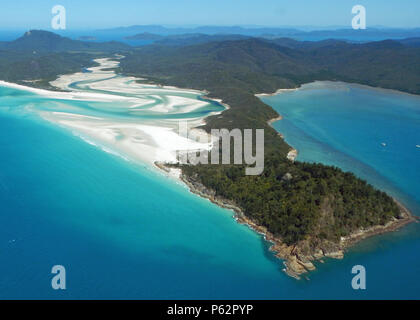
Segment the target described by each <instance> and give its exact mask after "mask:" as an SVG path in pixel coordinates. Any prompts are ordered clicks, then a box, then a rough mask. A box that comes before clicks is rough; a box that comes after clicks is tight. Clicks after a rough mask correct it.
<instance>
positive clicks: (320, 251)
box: [156, 164, 419, 280]
mask: <svg viewBox="0 0 420 320" xmlns="http://www.w3.org/2000/svg"><path fill="white" fill-rule="evenodd" d="M156 166H157V167H158V168H160V169H162V170H165V171H166V172H170V170H171V168H168V167H166V166H165V165H163V164H159V165H156ZM167 170H169V171H167ZM179 179H180V180H181V181H182V182H183V183H184V184H185V185H186V186H187V187H188V188H189V190H190V192H191V193H194V194H196V195H198V196H200V197H202V198H205V199H208V200H210V201H211V202H212V203H214V204H216V205H218V206H219V207H222V208H225V209H228V210H233V211H234V213H235V215H234V219H235V220H236V221H237V222H238V223H240V224H244V225H247V226H248V227H249V228H251V229H252V230H253V231H255V232H257V233H259V234H261V235H262V236H263V238H264V240H266V241H268V242H270V243H271V246H270V248H269V250H270V251H271V252H273V253H274V255H275V256H276V257H277V258H279V259H281V260H284V262H283V264H284V266H285V268H284V269H283V271H284V272H285V273H286V274H287V275H289V276H291V277H293V278H295V279H297V280H299V279H300V278H301V276H302V275H304V274H307V273H308V272H310V271H313V270H315V269H316V267H315V265H314V264H313V262H316V261H318V262H321V263H322V262H323V260H322V259H324V258H332V259H342V258H343V257H344V254H345V251H346V250H347V249H348V248H350V247H352V246H353V245H355V244H356V243H358V242H360V241H362V240H365V239H367V238H370V237H373V236H375V235H379V234H384V233H388V232H393V231H397V230H399V229H400V228H402V227H404V226H406V225H407V224H409V223H412V222H415V221H416V220H418V219H419V218H417V217H415V216H413V215H412V214H411V212H410V211H409V210H408V209H407V208H406V207H405V206H403V205H402V204H401V203H400V202H398V201H397V200H396V199H394V201H395V202H396V203H397V205H398V206H399V207H400V209H401V218H400V219H395V218H394V219H393V220H391V221H390V222H388V223H387V224H385V225H384V226H381V225H378V226H374V227H371V228H368V229H365V230H363V229H361V230H358V231H356V232H354V233H352V234H350V235H349V236H347V237H342V239H341V241H340V243H325V244H323V245H324V246H323V247H319V248H316V249H315V250H314V251H313V252H311V253H310V254H304V253H302V251H301V249H300V246H299V244H296V245H291V246H289V245H287V244H285V243H284V242H283V241H282V240H281V239H280V238H278V237H276V236H275V235H273V234H272V233H271V232H269V231H268V230H267V229H266V228H265V227H263V226H260V225H258V224H257V223H256V222H255V221H253V220H252V219H250V218H248V217H247V216H246V215H245V214H244V213H243V211H242V209H241V208H240V207H239V206H238V205H236V204H235V203H234V202H233V201H231V200H227V199H224V198H222V197H220V196H216V193H215V191H213V190H211V189H208V188H207V187H205V186H204V185H203V184H201V183H200V182H199V181H195V180H193V179H192V178H189V177H187V176H185V175H184V174H182V173H181V174H180V176H179Z"/></svg>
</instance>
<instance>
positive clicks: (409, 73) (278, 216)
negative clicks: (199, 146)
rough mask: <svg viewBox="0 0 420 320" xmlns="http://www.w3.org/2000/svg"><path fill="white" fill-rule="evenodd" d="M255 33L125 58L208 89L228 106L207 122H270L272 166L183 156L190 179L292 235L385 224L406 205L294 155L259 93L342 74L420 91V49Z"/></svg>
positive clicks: (164, 79) (142, 69)
mask: <svg viewBox="0 0 420 320" xmlns="http://www.w3.org/2000/svg"><path fill="white" fill-rule="evenodd" d="M291 46H293V43H291V42H290V41H289V47H285V46H281V45H279V44H278V43H275V42H271V41H265V40H258V39H249V40H240V41H224V42H212V43H205V44H200V45H195V46H185V47H168V46H148V47H143V48H139V49H137V50H136V51H135V52H132V53H130V54H128V55H127V56H126V58H125V59H123V60H122V62H121V72H124V73H126V74H132V75H135V76H140V77H146V78H149V79H153V80H154V81H158V82H160V83H162V84H168V85H176V86H180V87H188V88H194V89H200V90H207V91H209V92H210V94H209V96H210V97H215V98H221V99H223V101H224V102H225V103H227V104H229V106H230V109H229V110H227V111H225V112H224V113H223V114H222V115H217V116H212V117H209V118H208V119H207V124H206V125H205V126H204V129H206V130H210V129H211V128H219V129H220V128H227V129H232V128H263V129H265V170H264V172H263V174H262V175H261V176H245V168H244V167H243V166H238V165H197V166H190V165H183V166H182V169H183V173H184V174H185V175H186V176H187V177H189V179H190V180H194V181H198V182H201V183H202V184H203V185H204V186H206V187H208V188H211V189H213V190H214V191H215V192H216V195H218V196H221V197H224V198H226V199H229V200H233V201H234V202H235V203H236V204H238V205H239V206H240V207H241V208H242V209H243V211H244V213H245V215H246V216H248V217H250V218H252V219H253V220H254V221H255V222H256V223H258V224H259V225H263V226H266V227H267V228H268V230H269V231H271V232H272V233H274V234H275V235H277V236H279V237H281V238H282V239H283V241H284V242H286V243H287V244H296V243H298V242H299V241H301V240H305V241H306V242H308V241H309V242H310V243H311V246H312V248H315V247H316V246H317V245H318V244H319V243H320V242H323V241H330V242H335V243H336V242H337V241H338V240H339V237H340V236H345V235H348V234H349V233H351V232H352V231H355V230H357V229H359V228H361V227H369V226H374V225H383V224H385V223H386V222H387V221H389V220H390V219H392V218H393V217H396V218H399V216H400V210H399V208H398V206H397V205H396V203H395V202H394V201H393V199H392V198H391V197H389V196H388V195H386V194H385V193H383V192H381V191H378V190H376V189H375V188H373V187H372V186H371V185H369V184H367V183H366V182H365V181H363V180H361V179H359V178H357V177H355V176H354V175H353V174H351V173H344V172H342V171H341V170H340V169H338V168H333V167H329V166H325V165H321V164H308V163H300V162H294V163H293V162H291V161H289V160H287V159H286V154H287V152H288V151H289V150H290V146H288V145H287V144H286V143H285V142H284V140H283V139H281V138H280V136H279V135H278V133H277V132H276V131H275V130H274V129H273V128H272V127H271V126H269V125H268V124H267V121H268V120H269V119H272V118H274V117H276V116H278V114H277V113H276V112H275V111H274V110H273V109H271V108H270V107H269V106H267V105H265V104H264V103H262V102H261V101H260V100H259V99H258V98H256V97H255V94H256V93H261V92H274V91H275V90H276V89H278V88H292V87H296V86H298V85H300V84H302V83H305V82H309V81H313V80H342V81H349V82H358V83H365V84H369V85H373V86H382V87H385V88H394V89H399V90H403V91H407V92H412V93H420V59H419V57H420V50H419V49H418V48H409V47H405V46H403V45H401V44H400V43H397V42H393V41H384V42H378V43H369V44H365V45H352V44H347V43H344V42H340V41H325V42H322V43H307V44H304V45H302V46H301V47H300V48H296V47H291Z"/></svg>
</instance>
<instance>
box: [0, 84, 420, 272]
mask: <svg viewBox="0 0 420 320" xmlns="http://www.w3.org/2000/svg"><path fill="white" fill-rule="evenodd" d="M0 84H1V83H0ZM12 85H13V86H16V87H15V88H19V89H24V90H28V88H30V87H25V86H21V85H15V84H12ZM166 88H168V89H169V87H166ZM173 88H175V87H173ZM176 89H179V88H176ZM298 89H299V88H295V89H279V90H277V91H276V92H275V93H272V94H259V95H256V96H269V95H275V94H278V93H281V92H286V91H295V90H298ZM32 90H42V89H34V88H32ZM179 90H182V89H179ZM42 91H43V94H45V95H46V94H52V93H50V92H49V91H48V90H42ZM36 93H38V94H41V92H40V91H38V92H36ZM81 93H82V92H80V91H73V92H68V93H67V92H65V93H64V92H63V93H59V94H60V95H61V94H63V95H68V97H66V98H65V99H69V98H70V96H72V95H74V94H77V95H78V98H74V96H72V97H73V99H76V100H81V99H80V94H81ZM54 94H58V93H57V92H54ZM93 95H94V97H92V96H90V97H89V98H92V99H95V98H98V96H97V95H96V94H93ZM105 96H108V98H111V97H112V98H113V99H116V100H120V97H118V98H116V97H115V96H114V95H112V94H110V95H101V97H102V98H105ZM49 97H51V96H49ZM201 97H202V98H203V99H208V100H212V101H216V102H218V103H219V104H221V105H223V106H224V107H225V108H226V109H225V110H227V109H229V106H228V105H226V104H225V103H223V101H222V100H220V99H214V98H208V97H207V95H203V96H201ZM63 99H64V98H63ZM70 99H71V98H70ZM124 100H125V99H124ZM225 110H223V111H225ZM223 111H221V112H220V113H222V112H223ZM63 116H65V117H67V116H68V115H66V114H64V113H63ZM208 116H210V115H208ZM73 117H74V116H73ZM206 117H207V116H206ZM206 117H204V118H203V119H202V120H203V121H205V119H206ZM84 118H86V117H84ZM281 119H283V117H282V116H278V117H276V118H273V119H270V120H269V121H268V123H269V124H270V125H271V124H272V123H273V122H275V121H278V120H281ZM55 120H57V119H55ZM61 120H69V119H61ZM56 122H59V121H56ZM67 124H68V123H67ZM76 124H77V125H78V127H79V128H78V129H80V122H79V123H76ZM85 124H86V125H88V126H91V125H92V124H93V123H90V122H89V123H87V122H86V123H85ZM106 125H107V126H108V124H106ZM197 126H198V125H197V124H195V125H194V126H193V127H194V128H195V127H197ZM83 129H86V127H84V128H83ZM130 129H131V128H130ZM153 133H154V134H150V136H154V135H155V134H156V132H155V131H154V132H153ZM279 135H281V134H280V133H279ZM162 137H163V136H162ZM162 137H161V139H162ZM153 140H154V139H153ZM128 149H130V148H128ZM125 151H127V150H125ZM149 151H151V150H149ZM289 155H290V157H289ZM296 156H297V150H296V149H292V150H291V151H289V153H288V156H287V158H288V159H289V160H291V161H294V160H295V158H296ZM143 160H144V159H143ZM148 160H149V161H148V162H152V163H153V164H154V165H155V166H156V167H157V168H159V169H161V170H163V171H165V172H166V173H167V174H168V175H169V176H173V177H175V178H178V179H180V180H181V181H182V182H184V183H185V184H186V185H187V187H188V188H189V189H190V191H191V192H192V193H195V194H197V195H199V196H200V197H202V198H206V199H209V200H210V201H212V202H213V203H215V204H216V205H218V206H220V207H222V208H226V209H229V210H233V211H234V212H235V216H234V217H235V219H236V221H237V222H238V223H241V224H246V225H248V226H249V227H250V228H251V229H252V230H254V231H255V232H257V233H259V234H261V235H263V237H264V239H265V240H266V241H269V242H271V244H272V245H271V246H270V251H272V252H274V254H275V256H276V257H278V258H280V259H282V260H284V265H285V269H284V271H285V272H286V273H287V274H288V275H289V276H292V277H295V278H297V279H299V278H300V275H302V274H304V273H307V272H309V271H311V270H314V269H315V266H314V265H313V263H312V261H319V260H322V258H324V257H329V258H336V259H341V258H342V257H343V256H344V251H345V250H346V249H347V248H349V247H350V246H352V245H354V244H355V243H357V242H359V241H361V240H363V239H366V238H368V237H371V236H374V235H377V234H382V233H386V232H392V231H395V230H398V229H399V228H401V227H403V226H405V225H406V224H408V223H411V222H413V221H415V220H416V218H415V217H414V216H413V215H412V214H411V213H410V212H409V210H408V209H407V208H405V207H404V206H403V205H402V204H400V203H399V202H398V201H397V200H395V199H394V201H396V202H397V204H398V206H399V207H400V209H401V213H402V217H401V219H394V220H393V221H390V222H389V223H387V224H386V225H385V226H375V227H372V228H369V229H366V230H359V231H357V232H354V233H352V234H351V235H349V236H347V237H344V238H342V239H341V241H340V243H339V244H336V245H334V244H328V246H327V247H325V248H319V250H318V251H316V252H313V253H311V254H309V255H308V254H303V253H302V252H300V250H299V245H294V246H288V245H286V244H285V243H283V242H282V240H281V239H280V238H277V237H275V236H274V235H273V234H272V233H270V232H269V231H268V230H267V229H266V228H264V227H262V226H259V225H258V224H257V223H255V222H254V221H252V220H251V219H250V218H248V217H246V216H245V214H244V213H243V211H242V210H241V208H240V207H238V206H237V205H236V204H235V203H234V202H232V201H230V200H227V199H223V198H221V197H218V196H216V195H215V192H214V191H212V190H209V189H207V188H206V187H204V186H203V185H202V184H201V183H199V182H197V181H194V180H191V179H189V178H187V177H186V176H185V175H183V174H182V172H181V170H180V169H174V168H168V167H166V166H165V164H162V163H157V161H155V160H156V159H155V158H153V159H148ZM159 160H160V161H165V159H163V160H162V159H160V157H159ZM165 168H167V169H168V170H165ZM174 170H175V171H174Z"/></svg>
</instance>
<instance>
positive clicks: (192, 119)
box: [0, 58, 221, 176]
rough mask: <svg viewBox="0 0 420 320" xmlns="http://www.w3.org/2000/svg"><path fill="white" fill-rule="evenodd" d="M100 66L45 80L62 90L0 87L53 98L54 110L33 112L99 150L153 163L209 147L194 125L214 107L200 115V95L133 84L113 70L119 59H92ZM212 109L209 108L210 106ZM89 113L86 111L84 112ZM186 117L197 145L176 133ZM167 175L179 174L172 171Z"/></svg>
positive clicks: (201, 121) (6, 84)
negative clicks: (92, 105) (199, 139)
mask: <svg viewBox="0 0 420 320" xmlns="http://www.w3.org/2000/svg"><path fill="white" fill-rule="evenodd" d="M95 61H96V62H97V63H98V64H99V66H96V67H92V68H89V69H88V71H89V72H78V73H75V74H70V75H62V76H60V77H59V78H58V79H56V80H54V81H52V82H51V83H50V84H51V85H53V86H55V87H57V88H59V89H61V90H66V91H67V92H59V91H49V90H43V89H36V88H31V87H26V86H22V85H18V84H13V83H7V82H4V81H0V86H5V87H10V88H15V89H18V90H25V91H29V92H32V93H35V94H37V95H41V96H44V97H46V98H50V99H56V100H63V101H62V102H56V104H55V106H56V107H55V108H54V111H48V110H42V109H40V110H38V109H37V107H36V106H35V107H34V108H33V109H34V111H38V113H39V114H40V115H41V116H42V117H43V118H44V119H46V120H48V121H50V122H53V123H56V124H58V125H60V126H62V127H65V128H67V129H70V130H71V131H72V132H73V133H74V134H75V135H77V136H80V137H81V138H83V139H84V140H86V141H87V142H89V143H91V144H94V145H96V146H98V147H100V148H102V149H103V150H104V151H107V152H110V153H114V154H117V155H119V156H121V157H123V158H125V159H127V160H132V161H141V162H142V163H147V164H151V165H153V164H154V163H155V162H176V161H177V157H176V156H177V151H191V150H209V149H210V148H211V146H212V138H211V137H209V136H208V135H207V133H205V132H204V131H200V130H197V129H193V128H195V127H197V126H199V125H202V124H204V118H205V117H207V116H209V115H211V114H218V113H221V111H220V110H219V111H218V110H215V111H214V112H212V111H211V109H210V111H209V112H207V113H204V114H205V115H202V114H200V113H199V115H195V114H193V113H194V111H196V110H199V109H201V108H205V107H207V108H208V107H209V102H207V101H203V100H198V99H197V97H198V96H202V95H204V94H205V93H204V92H200V91H196V90H188V89H187V90H184V89H179V88H175V87H163V86H157V85H152V84H142V83H138V82H136V80H139V79H136V78H134V77H124V76H119V75H116V74H115V72H114V71H113V70H104V69H109V68H115V67H117V66H118V64H119V61H117V60H115V59H114V60H113V59H110V58H104V59H96V60H95ZM64 100H71V101H86V102H94V103H98V102H100V103H104V109H103V110H100V109H99V108H96V110H93V111H92V110H91V109H95V108H86V109H84V108H83V107H80V106H78V105H77V106H73V105H71V102H70V103H66V101H64ZM210 107H211V106H210ZM89 112H90V113H92V114H88V113H89ZM180 121H187V127H188V129H189V130H191V129H193V130H194V131H195V133H197V132H198V133H199V135H201V136H206V137H208V138H209V142H208V143H200V142H197V141H195V140H192V139H189V138H188V137H184V136H181V135H180V134H179V132H178V131H179V130H178V129H179V122H180ZM169 174H170V175H172V176H177V175H179V171H177V170H173V172H170V173H169Z"/></svg>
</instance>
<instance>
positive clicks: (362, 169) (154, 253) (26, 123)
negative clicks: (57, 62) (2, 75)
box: [0, 86, 420, 299]
mask: <svg viewBox="0 0 420 320" xmlns="http://www.w3.org/2000/svg"><path fill="white" fill-rule="evenodd" d="M348 88H349V89H348V90H347V89H346V90H342V89H341V88H340V87H339V88H337V87H336V86H329V87H323V88H317V89H314V90H308V91H305V90H302V91H297V92H294V93H290V94H289V93H288V94H284V95H279V96H276V97H270V98H264V100H265V101H266V102H268V103H270V104H271V105H273V106H274V107H275V108H276V109H277V110H279V112H280V113H281V114H283V115H284V116H285V119H284V120H282V121H279V122H277V123H275V126H276V128H277V129H279V130H280V131H281V132H283V133H284V134H285V136H286V140H287V141H288V142H290V143H291V144H292V145H293V146H295V147H296V148H298V149H299V151H300V155H299V158H300V159H302V160H309V161H311V160H314V161H322V162H328V163H334V164H336V165H340V166H343V168H345V169H347V167H346V166H349V168H348V169H351V170H352V171H354V172H355V173H357V174H358V175H360V176H363V177H365V178H367V179H369V180H370V181H372V183H374V184H376V185H378V186H381V187H383V188H386V189H387V190H389V191H390V192H391V193H393V194H394V195H396V196H398V197H399V199H401V200H402V201H403V202H404V203H405V204H407V205H408V206H409V207H410V208H411V209H412V210H413V211H414V212H417V213H419V211H418V208H419V198H418V195H419V192H418V191H419V185H418V183H417V181H418V178H419V175H418V171H416V166H417V168H418V163H419V154H420V149H416V147H415V145H416V144H419V143H420V141H415V140H416V139H417V140H418V138H419V103H418V102H419V100H418V98H415V97H412V96H408V95H402V94H396V96H395V98H394V94H393V93H389V91H380V90H372V89H370V90H367V89H363V88H358V87H354V88H353V87H348ZM313 95H315V97H316V99H315V98H314V96H313ZM72 103H75V104H76V105H75V108H81V107H82V106H81V104H83V103H81V102H73V101H68V102H66V104H67V105H69V104H70V105H71V104H72ZM314 103H315V105H314ZM54 104H55V101H51V100H48V99H44V98H40V97H39V96H36V95H34V94H30V93H27V92H24V91H19V90H15V89H7V88H3V87H0V152H1V153H0V298H1V299H10V298H41V299H42V298H51V299H63V298H64V299H69V298H73V299H81V298H88V299H89V298H90V299H94V298H99V299H101V298H105V299H109V298H116V299H119V298H127V299H153V298H162V299H165V298H179V299H181V298H192V299H194V298H204V299H205V298H220V299H224V298H245V299H246V298H249V299H263V298H267V299H300V298H302V299H310V298H319V299H325V298H332V299H338V298H351V299H359V298H360V299H366V298H420V296H419V292H420V291H419V289H420V259H419V255H420V253H419V252H420V228H419V225H418V224H413V225H411V226H409V227H407V228H405V229H403V230H402V231H400V232H397V233H393V234H388V235H384V236H379V237H375V238H373V239H370V240H367V241H365V242H363V243H362V244H360V245H358V246H356V247H355V248H354V249H352V250H351V251H350V252H348V254H347V255H346V257H345V258H344V259H343V260H341V261H337V260H327V263H325V264H318V266H319V268H318V269H317V271H315V272H313V273H311V274H310V276H309V280H305V279H303V280H300V281H297V280H295V279H292V278H290V277H288V276H286V275H285V274H284V272H282V268H283V265H282V262H281V261H280V260H278V259H275V258H274V257H273V256H272V254H271V253H270V252H269V251H268V244H267V243H266V242H265V241H264V240H263V239H262V238H261V236H260V235H258V234H256V233H254V232H253V231H251V230H250V229H248V228H247V227H246V226H243V225H239V224H237V223H236V222H235V220H234V219H232V215H233V213H232V212H230V211H228V210H224V209H221V208H219V207H217V206H215V205H213V204H211V203H210V202H209V201H207V200H204V199H201V198H199V197H197V196H195V195H193V194H191V193H190V192H189V191H188V190H187V189H186V188H185V187H183V186H182V185H180V184H178V183H177V182H175V181H174V180H171V179H168V178H166V177H165V176H164V175H162V174H160V173H159V172H157V171H154V170H152V169H150V168H148V167H146V166H144V165H141V164H136V163H133V162H128V161H125V160H124V159H122V158H121V157H118V156H115V155H113V154H109V153H106V152H103V151H102V150H100V149H99V148H97V147H95V146H93V145H90V144H87V143H86V142H84V141H83V140H81V139H80V138H79V137H77V136H75V135H73V134H72V133H71V132H69V131H67V130H66V129H63V128H59V127H56V126H55V125H53V124H50V123H48V122H46V121H44V120H42V119H40V118H39V117H38V116H37V114H36V113H33V112H28V108H29V109H31V108H32V107H33V106H34V105H36V107H37V108H41V109H44V108H47V109H48V108H53V107H54ZM362 105H364V107H363V106H362ZM296 106H298V107H299V108H296ZM381 106H382V107H381ZM365 108H366V110H365ZM315 109H316V110H315ZM359 109H363V110H365V111H366V112H359V111H360V110H359ZM314 115H316V116H315V117H314ZM289 116H290V118H289ZM395 117H398V118H397V119H400V118H399V117H401V123H394V122H393V121H395V119H396V118H395ZM286 119H287V120H286ZM346 119H347V120H348V123H347V124H346V126H345V125H344V124H340V121H344V122H346V121H347V120H346ZM318 120H319V121H318ZM372 121H374V122H372ZM402 124H404V125H402ZM375 128H376V129H375ZM320 132H322V133H323V135H321V134H320ZM385 133H387V135H385V136H383V135H382V134H385ZM372 134H374V136H372ZM332 136H334V139H332V138H331V137H332ZM382 142H385V143H386V144H387V147H386V148H385V149H382V148H383V147H382V145H381V143H382ZM340 146H341V147H340ZM375 148H376V149H375ZM304 149H305V151H304ZM375 151H376V153H375ZM375 154H376V157H375ZM396 155H398V156H396ZM376 158H377V159H376ZM380 159H386V161H385V160H383V161H382V160H380ZM388 159H390V160H388ZM400 160H401V161H400ZM400 166H402V167H403V169H398V168H399V167H400ZM373 167H375V168H376V170H374V169H373ZM395 170H397V172H395ZM416 188H417V189H416ZM56 264H60V265H63V266H65V267H66V272H67V289H66V290H65V291H55V290H53V289H52V288H51V285H50V281H51V278H52V275H51V273H50V271H51V268H52V266H53V265H56ZM355 264H362V265H364V266H365V267H366V269H367V290H365V291H354V290H353V289H352V288H351V278H352V274H351V268H352V266H353V265H355Z"/></svg>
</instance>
